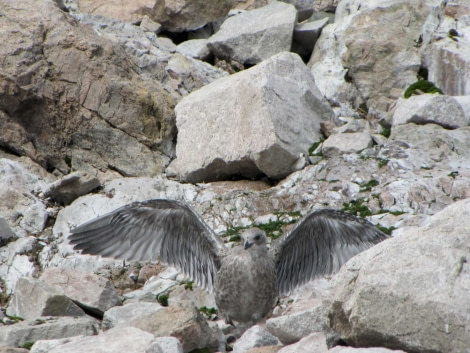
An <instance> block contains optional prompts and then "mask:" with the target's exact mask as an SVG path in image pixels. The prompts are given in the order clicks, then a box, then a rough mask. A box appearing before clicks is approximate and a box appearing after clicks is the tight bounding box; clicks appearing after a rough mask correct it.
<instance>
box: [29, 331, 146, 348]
mask: <svg viewBox="0 0 470 353" xmlns="http://www.w3.org/2000/svg"><path fill="white" fill-rule="evenodd" d="M153 339H154V337H153V336H152V335H151V334H150V333H148V332H144V331H142V330H139V329H137V328H135V327H116V328H114V329H111V330H109V331H106V332H104V333H100V334H99V335H96V333H95V335H94V336H91V337H83V336H79V337H72V338H69V339H62V340H51V341H45V340H44V341H38V342H36V343H35V344H34V345H33V347H31V353H83V352H88V353H103V352H106V353H121V352H133V353H147V348H148V347H149V346H150V345H151V343H152V341H153Z"/></svg>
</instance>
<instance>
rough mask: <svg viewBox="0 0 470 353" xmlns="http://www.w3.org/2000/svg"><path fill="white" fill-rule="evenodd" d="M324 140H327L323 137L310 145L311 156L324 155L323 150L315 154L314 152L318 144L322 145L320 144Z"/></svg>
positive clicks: (309, 153)
mask: <svg viewBox="0 0 470 353" xmlns="http://www.w3.org/2000/svg"><path fill="white" fill-rule="evenodd" d="M323 141H325V140H323V139H321V140H320V141H317V142H314V143H313V144H312V146H310V148H309V149H308V155H309V156H321V155H322V154H321V152H318V153H315V154H314V152H315V150H316V149H317V148H318V146H320V144H321V143H322V142H323Z"/></svg>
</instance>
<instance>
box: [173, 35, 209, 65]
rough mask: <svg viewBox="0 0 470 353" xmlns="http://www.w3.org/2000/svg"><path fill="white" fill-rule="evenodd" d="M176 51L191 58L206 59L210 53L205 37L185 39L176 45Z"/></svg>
mask: <svg viewBox="0 0 470 353" xmlns="http://www.w3.org/2000/svg"><path fill="white" fill-rule="evenodd" d="M176 51H178V52H179V53H181V54H183V55H185V56H189V57H191V58H195V59H200V60H206V59H208V58H209V56H210V55H211V52H210V51H209V48H208V47H207V39H192V40H187V41H185V42H183V43H181V44H179V45H178V46H177V47H176Z"/></svg>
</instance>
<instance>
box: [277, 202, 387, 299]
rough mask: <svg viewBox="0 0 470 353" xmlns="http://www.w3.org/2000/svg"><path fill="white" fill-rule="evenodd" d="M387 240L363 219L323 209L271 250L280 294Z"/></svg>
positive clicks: (305, 219) (337, 267)
mask: <svg viewBox="0 0 470 353" xmlns="http://www.w3.org/2000/svg"><path fill="white" fill-rule="evenodd" d="M387 237H388V236H387V235H386V234H384V233H383V232H381V231H380V230H378V229H377V228H376V227H375V226H374V225H372V224H371V223H370V222H368V221H367V220H365V219H363V218H358V217H355V216H352V215H350V214H348V213H344V212H341V211H337V210H330V209H324V210H320V211H316V212H312V213H310V214H309V215H308V216H306V217H305V218H304V219H303V220H301V221H300V222H299V223H298V224H297V225H296V226H295V227H294V228H293V229H292V231H291V232H290V233H288V234H287V235H286V236H285V237H284V238H283V239H281V241H280V242H279V245H278V246H277V247H276V248H274V256H275V261H276V271H277V281H278V288H279V294H281V295H283V294H288V293H289V292H290V291H291V290H292V289H294V288H295V287H297V286H299V285H301V284H303V283H306V282H308V281H310V280H312V279H314V278H315V277H317V276H321V275H326V274H331V273H333V272H336V271H337V270H338V269H339V268H340V267H341V265H342V264H344V263H345V262H346V261H347V260H348V259H349V258H351V257H353V256H354V255H356V254H358V253H359V252H361V251H363V250H365V249H367V248H369V247H371V246H372V245H374V244H377V243H379V242H381V241H382V240H384V239H386V238H387Z"/></svg>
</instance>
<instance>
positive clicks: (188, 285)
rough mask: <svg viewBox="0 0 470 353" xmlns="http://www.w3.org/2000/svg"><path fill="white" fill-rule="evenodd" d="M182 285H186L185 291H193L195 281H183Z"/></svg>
mask: <svg viewBox="0 0 470 353" xmlns="http://www.w3.org/2000/svg"><path fill="white" fill-rule="evenodd" d="M180 284H181V285H184V289H186V290H188V289H189V290H193V284H194V281H182V282H181V283H180Z"/></svg>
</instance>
